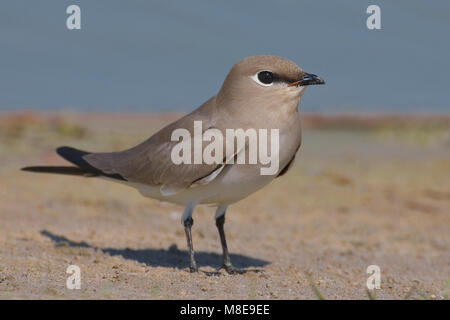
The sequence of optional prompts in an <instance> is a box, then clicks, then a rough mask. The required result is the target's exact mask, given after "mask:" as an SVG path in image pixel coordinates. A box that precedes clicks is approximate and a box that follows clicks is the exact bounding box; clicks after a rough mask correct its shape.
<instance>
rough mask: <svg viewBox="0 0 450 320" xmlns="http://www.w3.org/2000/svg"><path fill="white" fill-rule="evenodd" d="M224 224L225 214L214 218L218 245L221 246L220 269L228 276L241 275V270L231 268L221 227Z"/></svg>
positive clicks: (223, 231)
mask: <svg viewBox="0 0 450 320" xmlns="http://www.w3.org/2000/svg"><path fill="white" fill-rule="evenodd" d="M224 224H225V214H222V215H221V216H219V217H218V218H216V226H217V229H218V230H219V236H220V243H221V244H222V252H223V261H222V268H224V269H225V270H226V271H227V272H228V273H230V274H236V273H243V271H242V270H239V269H238V268H235V267H233V265H232V264H231V261H230V254H229V253H228V247H227V240H226V239H225V230H224V228H223V225H224Z"/></svg>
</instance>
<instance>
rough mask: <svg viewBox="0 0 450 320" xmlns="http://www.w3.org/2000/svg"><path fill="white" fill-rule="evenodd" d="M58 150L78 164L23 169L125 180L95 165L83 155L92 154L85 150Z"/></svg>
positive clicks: (67, 158) (61, 154) (60, 148)
mask: <svg viewBox="0 0 450 320" xmlns="http://www.w3.org/2000/svg"><path fill="white" fill-rule="evenodd" d="M56 152H57V153H58V154H59V155H60V156H61V157H62V158H64V159H66V160H67V161H69V162H71V163H73V164H74V165H76V167H72V166H33V167H25V168H22V169H21V170H23V171H30V172H41V173H57V174H68V175H75V176H85V177H95V176H106V177H109V178H113V179H118V180H125V179H124V178H123V177H122V176H121V175H119V174H107V173H104V172H102V171H101V170H100V169H98V168H95V167H93V166H92V165H90V164H89V163H88V162H87V161H86V160H84V159H83V156H85V155H88V154H90V152H86V151H83V150H78V149H75V148H72V147H59V148H57V149H56Z"/></svg>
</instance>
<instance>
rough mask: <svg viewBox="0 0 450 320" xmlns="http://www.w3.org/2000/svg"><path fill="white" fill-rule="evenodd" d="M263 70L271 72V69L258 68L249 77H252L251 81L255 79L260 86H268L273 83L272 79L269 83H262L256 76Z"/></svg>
mask: <svg viewBox="0 0 450 320" xmlns="http://www.w3.org/2000/svg"><path fill="white" fill-rule="evenodd" d="M264 71H267V72H270V73H272V71H270V70H260V71H258V72H257V73H255V74H254V75H253V76H251V77H250V78H252V79H253V81H255V82H256V83H257V84H259V85H261V86H264V87H270V86H271V85H273V83H274V82H273V81H272V82H271V83H262V82H261V81H260V80H259V78H258V74H260V73H261V72H264Z"/></svg>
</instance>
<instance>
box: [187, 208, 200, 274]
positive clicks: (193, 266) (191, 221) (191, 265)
mask: <svg viewBox="0 0 450 320" xmlns="http://www.w3.org/2000/svg"><path fill="white" fill-rule="evenodd" d="M193 225H194V219H192V217H189V218H187V219H186V220H185V221H184V232H185V233H186V240H187V245H188V248H189V261H190V263H189V270H190V271H191V272H197V271H198V268H197V263H196V262H195V257H194V246H193V245H192V233H191V228H192V226H193Z"/></svg>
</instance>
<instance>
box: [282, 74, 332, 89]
mask: <svg viewBox="0 0 450 320" xmlns="http://www.w3.org/2000/svg"><path fill="white" fill-rule="evenodd" d="M318 84H325V81H324V80H323V79H322V78H320V77H319V76H317V75H315V74H312V73H306V72H305V73H304V74H303V76H302V78H301V79H300V80H298V81H294V82H291V83H290V84H289V87H292V86H313V85H318Z"/></svg>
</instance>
